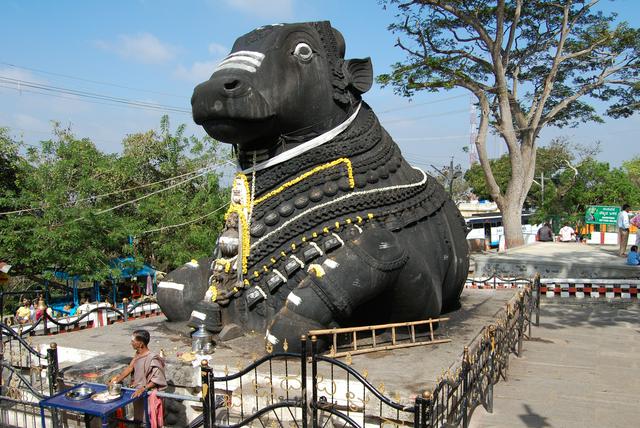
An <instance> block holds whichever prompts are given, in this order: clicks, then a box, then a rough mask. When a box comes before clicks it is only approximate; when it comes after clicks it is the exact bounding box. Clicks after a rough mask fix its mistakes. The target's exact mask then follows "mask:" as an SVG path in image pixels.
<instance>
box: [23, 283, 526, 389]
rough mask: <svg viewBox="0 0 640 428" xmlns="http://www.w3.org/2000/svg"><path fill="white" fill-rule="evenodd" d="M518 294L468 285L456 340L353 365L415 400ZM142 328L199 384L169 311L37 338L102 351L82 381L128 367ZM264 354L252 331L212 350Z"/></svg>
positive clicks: (217, 356)
mask: <svg viewBox="0 0 640 428" xmlns="http://www.w3.org/2000/svg"><path fill="white" fill-rule="evenodd" d="M515 294H516V291H515V290H512V289H505V290H473V289H465V290H464V291H463V293H462V297H461V305H462V306H461V308H460V309H458V310H455V311H453V312H450V313H448V314H443V316H446V317H449V318H450V321H447V322H446V323H442V325H441V327H440V328H438V329H437V331H436V334H437V336H439V337H440V338H450V339H452V341H451V342H449V343H443V344H438V345H427V346H417V347H414V348H405V349H398V350H393V351H382V352H375V353H370V354H362V355H356V356H353V358H352V360H353V366H354V368H356V369H357V370H358V371H360V372H364V370H365V369H366V370H367V372H368V373H369V377H368V379H369V380H370V381H371V382H372V383H373V384H374V385H376V386H377V385H379V384H381V383H382V384H384V385H385V389H386V391H389V392H394V393H395V392H397V393H399V394H401V396H402V397H403V398H404V399H409V398H410V397H411V396H415V394H416V393H420V392H422V391H423V390H425V389H426V388H430V387H432V385H433V382H434V380H435V379H436V378H437V376H439V375H440V374H442V373H443V372H444V371H445V370H446V369H447V368H449V366H450V365H451V364H453V363H457V362H458V361H459V360H460V358H461V353H462V350H463V348H464V346H465V345H467V344H469V343H470V342H471V341H472V340H473V339H474V338H475V337H476V336H477V335H478V334H479V332H480V331H481V329H482V327H483V326H485V325H487V324H489V323H492V322H493V320H494V318H495V315H496V314H497V312H498V311H500V310H501V309H503V308H504V306H505V304H506V302H507V301H508V300H509V299H511V298H512V297H513V296H514V295H515ZM138 328H146V329H148V330H149V331H150V333H151V343H150V347H151V349H153V350H155V351H159V350H160V349H164V350H165V353H166V356H167V375H168V378H171V379H172V381H173V382H174V383H175V384H176V385H179V386H187V387H189V386H194V385H195V384H196V383H197V378H198V371H197V369H194V368H193V367H192V365H191V364H188V363H183V362H181V361H180V360H179V359H178V358H177V356H178V354H179V353H182V352H187V351H189V350H190V346H191V345H190V339H189V337H188V332H189V331H190V330H189V328H188V327H186V325H184V324H183V325H169V324H168V323H167V321H166V318H165V317H164V316H156V317H151V318H147V319H139V320H134V321H129V322H127V323H118V324H113V325H110V326H107V327H103V328H92V329H87V330H81V331H76V332H73V333H64V334H60V335H54V336H34V337H32V338H31V340H32V342H33V343H35V344H49V343H51V342H56V343H57V344H58V346H59V347H64V348H71V349H73V350H87V351H94V352H95V351H97V352H99V353H100V355H99V356H96V357H94V358H93V359H91V360H86V361H85V362H83V363H79V364H78V363H76V364H73V367H72V368H69V369H67V370H68V373H69V374H71V372H73V371H75V373H77V375H76V376H78V378H77V380H84V379H83V378H82V377H81V373H82V372H86V371H89V372H95V371H96V370H97V369H96V367H98V366H99V367H102V368H105V369H106V368H109V369H110V370H109V374H111V372H112V371H118V370H120V369H121V368H122V367H124V365H126V364H127V363H128V361H129V359H130V358H131V356H132V355H133V351H132V349H131V345H130V343H129V341H130V337H131V333H132V332H133V330H135V329H138ZM76 353H77V352H76ZM263 353H264V339H263V337H262V335H261V334H258V333H253V334H252V333H249V334H247V335H245V336H243V337H242V338H238V339H234V340H231V341H228V342H224V343H219V344H218V346H217V347H216V350H215V353H214V354H213V355H212V361H211V363H212V364H213V366H214V368H216V369H217V370H223V369H224V367H225V366H227V367H228V368H229V372H231V373H234V372H236V371H237V370H238V368H239V367H245V366H247V365H248V364H249V363H251V362H252V361H253V359H254V358H255V355H261V354H263ZM62 366H63V367H65V368H67V367H68V366H69V364H68V363H65V364H62ZM324 369H326V367H325V368H324ZM297 370H298V369H296V371H297ZM320 370H321V371H322V370H323V367H320ZM71 377H74V376H73V375H72V376H71ZM100 380H103V379H102V377H101V378H100V379H99V380H98V381H100Z"/></svg>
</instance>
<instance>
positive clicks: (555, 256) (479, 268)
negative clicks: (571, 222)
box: [471, 242, 640, 279]
mask: <svg viewBox="0 0 640 428" xmlns="http://www.w3.org/2000/svg"><path fill="white" fill-rule="evenodd" d="M617 252H618V246H617V245H592V244H590V245H587V244H578V243H575V242H572V243H565V242H535V243H533V244H531V245H527V246H524V247H519V248H514V249H510V250H507V251H505V252H499V253H496V252H494V251H491V252H482V253H474V254H473V255H472V258H471V259H472V263H471V270H473V271H474V275H477V276H482V275H491V273H492V272H501V273H502V274H503V275H508V276H510V275H514V276H526V277H531V276H533V275H534V274H535V273H536V272H539V273H540V274H541V275H542V276H543V277H547V278H600V279H602V278H640V267H637V266H627V265H626V264H625V262H626V259H625V258H623V257H619V256H618V255H617Z"/></svg>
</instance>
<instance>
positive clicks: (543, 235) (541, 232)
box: [538, 223, 553, 242]
mask: <svg viewBox="0 0 640 428" xmlns="http://www.w3.org/2000/svg"><path fill="white" fill-rule="evenodd" d="M538 241H541V242H553V230H552V229H551V225H550V224H549V223H545V224H543V225H542V227H541V228H540V229H538Z"/></svg>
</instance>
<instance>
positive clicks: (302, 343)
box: [300, 334, 307, 428]
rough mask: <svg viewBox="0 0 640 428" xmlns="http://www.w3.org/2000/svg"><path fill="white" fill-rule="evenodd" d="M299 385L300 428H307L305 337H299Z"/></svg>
mask: <svg viewBox="0 0 640 428" xmlns="http://www.w3.org/2000/svg"><path fill="white" fill-rule="evenodd" d="M300 378H301V380H300V383H301V385H302V388H301V391H300V394H301V395H302V396H301V397H300V398H301V400H302V402H301V403H300V406H301V407H302V428H307V336H306V335H304V334H303V335H302V336H300Z"/></svg>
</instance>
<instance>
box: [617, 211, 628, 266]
mask: <svg viewBox="0 0 640 428" xmlns="http://www.w3.org/2000/svg"><path fill="white" fill-rule="evenodd" d="M628 242H629V204H624V205H623V206H622V210H621V211H620V213H619V214H618V243H619V244H620V249H619V250H618V255H619V256H620V257H624V256H625V255H626V252H627V243H628Z"/></svg>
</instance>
